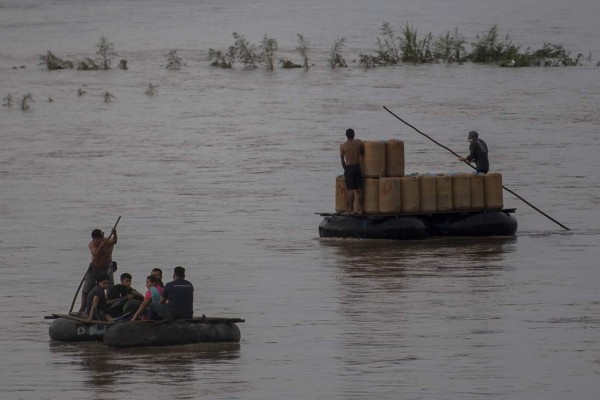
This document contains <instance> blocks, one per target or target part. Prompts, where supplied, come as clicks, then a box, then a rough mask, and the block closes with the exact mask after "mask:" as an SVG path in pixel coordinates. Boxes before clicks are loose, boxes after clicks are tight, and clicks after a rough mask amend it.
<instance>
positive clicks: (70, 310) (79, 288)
mask: <svg viewBox="0 0 600 400" xmlns="http://www.w3.org/2000/svg"><path fill="white" fill-rule="evenodd" d="M120 220H121V216H120V215H119V218H117V222H115V226H114V227H113V228H112V229H111V231H110V235H108V239H110V238H111V237H112V235H113V233H112V231H113V230H115V229H117V225H118V224H119V221H120ZM108 239H107V240H108ZM91 267H92V263H90V265H89V266H88V269H86V270H85V274H83V278H81V282H79V286H78V287H77V291H76V292H75V296H74V297H73V302H72V303H71V308H69V312H72V311H73V307H75V302H76V301H77V295H78V294H79V291H80V290H81V286H82V285H83V282H84V281H85V277H86V276H87V274H89V273H90V268H91Z"/></svg>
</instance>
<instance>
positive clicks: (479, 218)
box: [319, 208, 517, 240]
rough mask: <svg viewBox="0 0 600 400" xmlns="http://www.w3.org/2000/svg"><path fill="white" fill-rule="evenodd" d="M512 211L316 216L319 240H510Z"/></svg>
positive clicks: (513, 223)
mask: <svg viewBox="0 0 600 400" xmlns="http://www.w3.org/2000/svg"><path fill="white" fill-rule="evenodd" d="M514 212H515V209H514V208H512V209H501V210H483V211H460V212H458V211H455V212H442V213H427V214H426V213H423V214H395V215H384V214H374V215H368V214H367V215H348V216H346V215H342V214H337V213H336V214H327V213H319V215H321V216H323V217H324V219H323V221H322V222H321V224H320V225H319V236H320V237H338V238H360V239H400V240H413V239H425V238H427V237H430V236H513V235H514V234H515V233H516V231H517V220H516V218H514V217H513V216H512V215H511V214H513V213H514Z"/></svg>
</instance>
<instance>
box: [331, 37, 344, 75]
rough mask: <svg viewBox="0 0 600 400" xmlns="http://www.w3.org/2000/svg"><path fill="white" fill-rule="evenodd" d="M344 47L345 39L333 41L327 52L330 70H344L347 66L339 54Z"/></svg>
mask: <svg viewBox="0 0 600 400" xmlns="http://www.w3.org/2000/svg"><path fill="white" fill-rule="evenodd" d="M344 47H346V38H343V37H342V38H340V39H336V40H334V41H333V45H332V46H331V49H330V50H329V66H330V67H331V68H345V67H347V66H348V64H346V60H344V57H342V54H341V51H342V50H343V49H344Z"/></svg>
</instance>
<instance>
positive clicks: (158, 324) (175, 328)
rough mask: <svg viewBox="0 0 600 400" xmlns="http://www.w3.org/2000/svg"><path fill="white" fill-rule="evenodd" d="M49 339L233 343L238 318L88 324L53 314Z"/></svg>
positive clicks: (127, 343) (111, 342) (146, 343)
mask: <svg viewBox="0 0 600 400" xmlns="http://www.w3.org/2000/svg"><path fill="white" fill-rule="evenodd" d="M46 319H54V321H52V324H50V327H49V329H48V333H49V334H50V338H51V339H53V340H59V341H61V342H84V341H104V343H106V344H107V345H109V346H112V347H135V346H168V345H175V344H188V343H197V342H236V343H238V342H239V341H240V339H241V334H240V329H239V328H238V326H237V325H236V324H237V323H240V322H244V319H241V318H222V317H205V316H203V317H201V318H193V319H189V320H178V321H124V322H107V321H90V320H88V319H87V318H83V317H79V316H76V315H72V314H69V315H65V314H52V315H51V316H49V317H46Z"/></svg>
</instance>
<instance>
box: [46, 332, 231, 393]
mask: <svg viewBox="0 0 600 400" xmlns="http://www.w3.org/2000/svg"><path fill="white" fill-rule="evenodd" d="M49 348H50V352H52V353H54V354H58V355H61V356H64V357H66V358H67V359H68V360H69V361H68V363H69V364H70V365H79V366H80V369H81V370H82V371H83V372H86V373H88V374H89V379H87V380H86V384H88V385H90V386H97V387H105V386H112V385H115V384H118V383H122V381H123V379H131V377H137V378H135V379H138V380H139V381H142V382H143V381H144V380H145V379H146V377H147V376H148V374H149V373H151V374H156V373H157V372H160V380H165V381H169V382H189V381H190V380H192V381H193V380H194V376H195V371H194V368H195V367H196V366H197V365H199V364H218V363H223V362H227V361H230V360H235V359H238V358H239V357H240V344H239V343H196V344H189V345H181V346H169V347H140V348H126V349H115V348H111V347H107V346H106V345H104V344H103V343H101V342H81V343H63V342H56V341H50V342H49ZM57 360H59V361H56V362H57V363H60V364H63V363H64V361H60V359H57ZM154 376H155V378H157V377H156V375H154ZM125 377H127V378H125ZM157 379H158V378H157Z"/></svg>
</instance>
